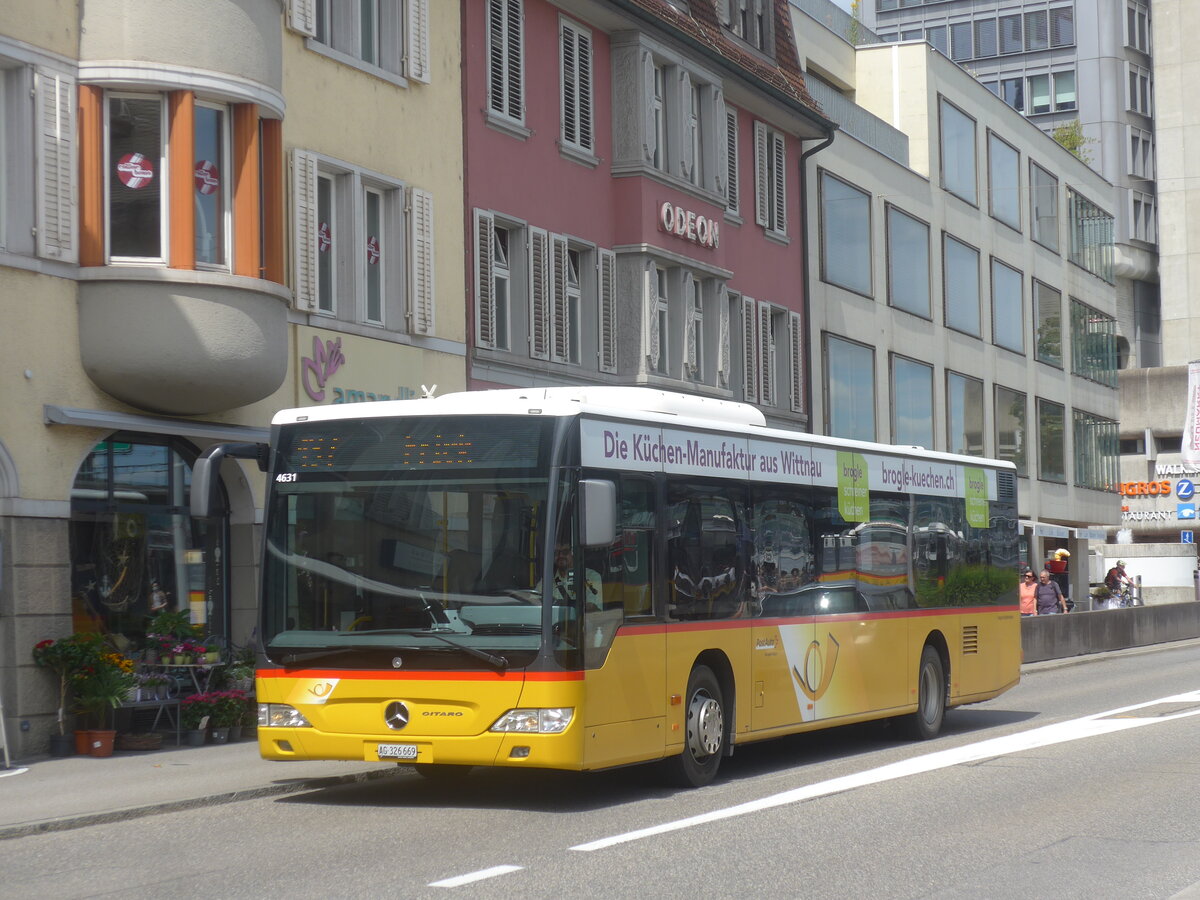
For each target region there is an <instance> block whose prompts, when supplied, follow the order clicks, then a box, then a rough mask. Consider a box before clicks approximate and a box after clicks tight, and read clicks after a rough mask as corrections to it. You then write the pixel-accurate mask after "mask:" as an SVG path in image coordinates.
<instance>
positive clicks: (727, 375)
mask: <svg viewBox="0 0 1200 900" xmlns="http://www.w3.org/2000/svg"><path fill="white" fill-rule="evenodd" d="M462 25H463V59H464V102H465V107H464V108H465V116H466V124H465V129H464V131H465V137H466V164H465V165H466V172H465V179H466V209H467V233H468V236H469V249H468V255H469V259H468V272H467V282H468V286H469V290H468V303H469V309H468V323H469V328H470V329H471V338H470V341H469V345H470V350H469V355H468V359H469V362H468V383H469V384H470V386H472V387H474V388H488V387H510V386H524V385H550V384H589V383H606V384H639V385H648V386H655V387H663V388H668V389H674V390H686V391H691V392H696V393H702V394H707V395H710V396H714V397H723V398H729V399H736V400H747V401H750V402H753V403H757V404H759V405H760V406H762V407H763V409H764V411H765V412H766V414H767V415H768V417H769V418H770V419H772V420H775V421H776V422H777V423H779V424H784V423H786V424H789V425H791V426H793V427H801V428H805V429H807V427H808V410H809V401H808V374H807V372H808V361H807V360H806V359H805V358H804V353H803V348H804V347H805V346H807V342H806V329H807V324H806V312H805V310H806V303H805V297H806V293H807V292H806V287H805V285H806V275H807V272H806V266H805V262H804V260H805V248H806V235H805V231H804V229H805V222H804V216H803V209H804V205H803V203H802V202H801V196H802V192H803V190H804V185H803V179H802V172H803V170H804V167H803V165H802V161H801V160H802V155H803V154H805V153H806V152H807V153H812V152H814V151H815V150H818V149H820V148H822V147H823V146H826V145H827V142H828V140H829V139H830V137H831V135H832V130H833V126H832V124H831V123H830V122H829V121H828V120H827V119H826V118H825V117H824V116H823V115H822V113H821V111H820V108H819V107H818V106H817V104H816V103H815V102H814V101H813V100H812V98H811V97H810V96H809V94H808V92H807V90H806V89H805V84H804V77H803V75H802V73H801V71H800V68H799V64H798V61H797V55H796V49H795V45H794V43H793V38H792V31H791V22H790V18H789V13H788V7H787V0H689V2H684V0H599V2H589V0H567V2H560V3H558V4H551V3H549V2H546V0H463V22H462Z"/></svg>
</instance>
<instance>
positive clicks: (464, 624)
mask: <svg viewBox="0 0 1200 900" xmlns="http://www.w3.org/2000/svg"><path fill="white" fill-rule="evenodd" d="M552 427H553V422H552V421H548V420H544V419H532V418H528V417H521V418H518V417H512V416H509V417H503V416H488V417H480V416H473V417H470V418H469V419H467V418H464V419H461V420H459V419H455V418H446V417H438V418H432V417H430V418H420V417H413V418H408V419H372V418H364V419H360V420H357V421H345V420H342V421H338V422H336V423H323V422H316V423H300V424H297V425H290V426H285V427H284V428H282V429H281V434H280V438H279V442H278V445H277V451H278V452H277V454H276V462H275V468H274V471H273V472H272V488H271V497H270V499H269V501H268V507H267V521H266V528H265V531H266V541H267V547H266V550H267V552H266V560H265V566H264V570H263V597H264V608H263V626H264V629H265V633H264V635H263V637H264V643H265V645H266V647H267V653H268V656H269V657H271V658H272V659H273V661H276V662H282V663H284V664H302V663H311V664H315V665H320V664H321V663H322V662H325V661H329V662H335V661H336V664H337V665H339V666H349V667H355V666H361V667H363V668H372V667H374V668H378V667H380V666H381V665H382V666H384V667H386V668H393V667H396V664H395V663H394V661H393V660H394V659H395V658H401V659H402V664H403V667H404V668H406V669H408V668H413V667H419V668H421V669H452V668H464V667H467V668H477V667H485V668H486V667H491V668H496V669H505V668H507V667H509V666H521V665H527V664H528V663H529V662H531V661H532V659H533V658H534V656H536V654H537V652H538V649H539V647H540V644H541V634H542V622H543V619H542V597H543V596H544V593H545V592H543V591H542V590H541V583H540V582H541V577H542V571H543V566H544V564H545V556H544V553H545V549H544V548H545V546H546V544H547V542H546V539H545V523H546V515H547V507H548V502H547V501H548V482H549V478H548V473H549V471H550V465H549V454H550V439H551V433H552ZM569 614H571V611H570V610H567V609H564V610H562V611H561V613H560V615H561V616H563V617H566V616H567V615H569ZM402 649H403V650H405V651H406V652H405V653H404V654H403V656H402V657H397V656H396V655H395V654H396V651H398V650H402Z"/></svg>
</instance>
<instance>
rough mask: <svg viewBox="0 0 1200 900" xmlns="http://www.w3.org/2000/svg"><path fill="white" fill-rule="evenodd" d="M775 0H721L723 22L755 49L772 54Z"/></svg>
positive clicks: (720, 7)
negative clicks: (772, 23) (773, 7)
mask: <svg viewBox="0 0 1200 900" xmlns="http://www.w3.org/2000/svg"><path fill="white" fill-rule="evenodd" d="M773 3H774V0H720V5H719V6H718V9H719V10H720V12H721V19H722V23H723V24H724V25H725V26H726V27H727V28H728V29H729V30H730V31H732V32H733V33H734V34H736V35H737V36H738V37H740V38H741V39H742V40H743V41H745V42H746V43H747V44H749V45H750V46H751V47H753V48H754V49H755V50H761V51H762V52H763V53H768V54H770V53H771V52H772V50H773V44H772V28H771V21H772V15H771V13H772V4H773Z"/></svg>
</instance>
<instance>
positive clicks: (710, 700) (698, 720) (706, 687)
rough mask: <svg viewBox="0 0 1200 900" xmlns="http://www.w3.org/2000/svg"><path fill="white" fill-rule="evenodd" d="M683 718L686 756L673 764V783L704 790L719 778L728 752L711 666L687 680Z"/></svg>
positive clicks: (717, 686) (722, 709)
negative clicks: (720, 768) (684, 718)
mask: <svg viewBox="0 0 1200 900" xmlns="http://www.w3.org/2000/svg"><path fill="white" fill-rule="evenodd" d="M684 715H685V716H686V721H685V723H684V725H685V728H686V735H685V738H684V745H683V753H681V754H680V755H679V756H677V757H675V759H674V760H673V762H672V765H673V768H674V772H673V775H674V779H673V780H674V781H675V782H676V783H678V784H680V785H682V786H683V787H703V786H704V785H706V784H708V783H709V782H710V781H712V780H713V779H714V778H715V777H716V775H717V769H718V768H719V767H720V765H721V755H722V754H723V753H724V752H725V706H724V701H723V698H722V695H721V685H720V683H719V682H718V681H717V676H716V675H714V674H713V671H712V669H710V668H708V666H696V668H694V669H692V674H691V675H690V676H689V677H688V685H687V694H686V701H685V706H684Z"/></svg>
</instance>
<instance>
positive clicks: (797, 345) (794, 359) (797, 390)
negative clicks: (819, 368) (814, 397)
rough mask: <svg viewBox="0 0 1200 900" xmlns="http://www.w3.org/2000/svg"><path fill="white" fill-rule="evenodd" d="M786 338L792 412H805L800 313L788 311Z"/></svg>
mask: <svg viewBox="0 0 1200 900" xmlns="http://www.w3.org/2000/svg"><path fill="white" fill-rule="evenodd" d="M788 338H789V339H790V341H791V345H792V347H791V350H792V355H791V360H790V362H791V375H792V378H791V382H792V384H791V389H792V396H791V401H792V412H794V413H803V412H806V410H805V408H804V382H805V378H804V367H805V362H804V322H803V320H802V319H801V318H800V313H795V312H793V313H788Z"/></svg>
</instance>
